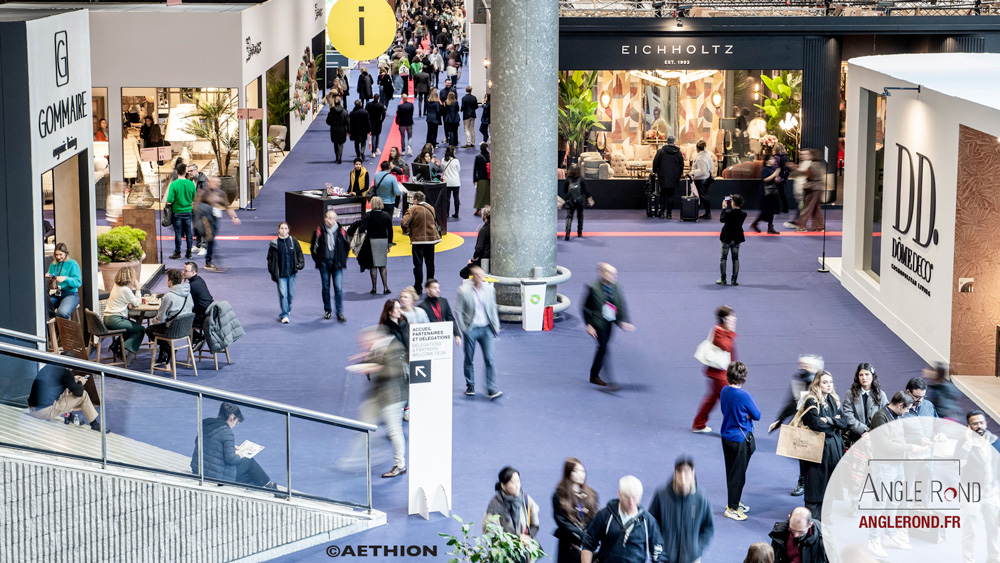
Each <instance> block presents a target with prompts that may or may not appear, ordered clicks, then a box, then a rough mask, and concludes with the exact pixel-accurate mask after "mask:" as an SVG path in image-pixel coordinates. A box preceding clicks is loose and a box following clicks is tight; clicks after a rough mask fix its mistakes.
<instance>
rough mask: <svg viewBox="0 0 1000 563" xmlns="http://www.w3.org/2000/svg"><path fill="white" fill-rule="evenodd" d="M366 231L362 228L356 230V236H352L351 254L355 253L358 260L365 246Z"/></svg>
mask: <svg viewBox="0 0 1000 563" xmlns="http://www.w3.org/2000/svg"><path fill="white" fill-rule="evenodd" d="M365 236H366V233H365V231H362V230H361V228H360V227H359V228H357V229H355V230H354V235H352V236H351V252H353V253H354V257H355V258H357V257H358V255H359V254H361V246H362V245H364V244H365Z"/></svg>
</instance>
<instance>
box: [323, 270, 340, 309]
mask: <svg viewBox="0 0 1000 563" xmlns="http://www.w3.org/2000/svg"><path fill="white" fill-rule="evenodd" d="M330 274H333V293H334V296H335V298H336V301H337V314H338V315H342V314H344V289H343V287H344V286H343V283H342V280H343V279H344V269H343V268H334V267H333V265H332V264H320V265H319V279H320V285H321V286H322V287H323V310H324V311H326V312H327V313H329V312H331V311H333V309H332V308H331V307H330Z"/></svg>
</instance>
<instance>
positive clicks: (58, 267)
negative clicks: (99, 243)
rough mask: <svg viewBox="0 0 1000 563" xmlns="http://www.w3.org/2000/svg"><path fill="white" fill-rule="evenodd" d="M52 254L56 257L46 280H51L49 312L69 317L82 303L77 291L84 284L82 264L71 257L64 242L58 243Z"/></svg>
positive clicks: (46, 275) (65, 317)
mask: <svg viewBox="0 0 1000 563" xmlns="http://www.w3.org/2000/svg"><path fill="white" fill-rule="evenodd" d="M52 256H53V258H55V259H54V260H53V261H52V264H50V265H49V271H48V273H46V274H45V278H46V281H48V282H49V301H48V303H49V314H50V315H51V314H53V313H55V315H56V316H57V317H62V318H64V319H68V318H69V316H70V314H72V313H73V311H74V310H76V308H77V306H79V305H80V295H79V294H78V293H77V292H78V291H79V290H80V286H81V285H83V277H82V276H81V274H80V264H78V263H77V262H76V260H73V259H72V258H70V257H69V249H68V248H66V243H64V242H60V243H59V244H56V250H55V252H53V254H52Z"/></svg>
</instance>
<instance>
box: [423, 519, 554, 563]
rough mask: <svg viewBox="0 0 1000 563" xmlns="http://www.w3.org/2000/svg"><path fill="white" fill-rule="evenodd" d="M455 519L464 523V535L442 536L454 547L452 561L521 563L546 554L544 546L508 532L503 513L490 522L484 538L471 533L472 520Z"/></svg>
mask: <svg viewBox="0 0 1000 563" xmlns="http://www.w3.org/2000/svg"><path fill="white" fill-rule="evenodd" d="M452 518H454V519H455V520H457V521H458V523H459V524H461V525H462V535H461V537H458V536H453V535H451V534H441V533H439V534H438V535H439V536H441V537H443V538H445V539H446V540H448V541H447V544H448V545H449V546H450V547H451V552H450V553H449V554H448V555H451V558H449V559H448V563H469V562H473V561H475V562H479V563H520V562H522V561H537V560H538V559H540V558H542V557H544V556H545V553H544V552H543V551H542V547H541V546H540V545H538V542H537V541H535V540H529V541H527V542H522V541H521V538H519V537H517V536H515V535H514V534H511V533H508V532H506V531H504V529H503V527H502V526H500V524H499V519H500V515H498V514H494V515H493V516H491V517H490V518H489V520H487V521H486V533H484V534H483V535H482V536H480V537H476V536H473V535H471V530H472V524H473V523H472V522H462V519H461V518H460V517H459V516H456V515H452Z"/></svg>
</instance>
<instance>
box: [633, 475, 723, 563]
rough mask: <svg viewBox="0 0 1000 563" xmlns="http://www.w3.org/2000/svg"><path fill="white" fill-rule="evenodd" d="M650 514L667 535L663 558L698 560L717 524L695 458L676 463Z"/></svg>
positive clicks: (690, 562)
mask: <svg viewBox="0 0 1000 563" xmlns="http://www.w3.org/2000/svg"><path fill="white" fill-rule="evenodd" d="M649 513H650V514H652V515H653V518H656V521H657V522H658V523H659V525H660V535H662V536H663V554H662V555H661V556H660V560H661V561H671V562H676V563H698V562H700V561H701V555H702V553H703V552H704V551H705V549H706V548H707V547H708V544H709V543H711V541H712V536H713V535H714V534H715V524H714V522H713V520H712V505H711V503H709V501H708V496H706V495H705V493H704V491H702V490H701V489H700V488H699V487H698V481H697V479H695V475H694V460H693V459H691V458H690V457H687V456H681V457H679V458H677V461H675V462H674V476H673V478H672V479H671V480H670V482H669V483H668V484H667V486H665V487H661V488H660V489H659V490H658V491H656V494H655V495H653V501H652V502H651V503H649Z"/></svg>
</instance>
